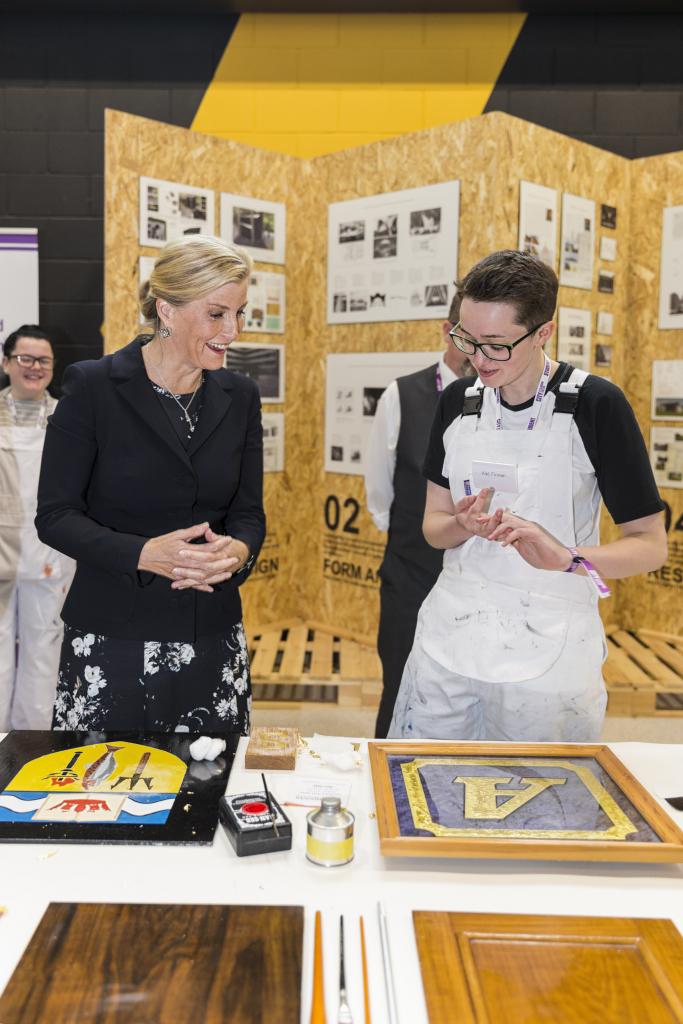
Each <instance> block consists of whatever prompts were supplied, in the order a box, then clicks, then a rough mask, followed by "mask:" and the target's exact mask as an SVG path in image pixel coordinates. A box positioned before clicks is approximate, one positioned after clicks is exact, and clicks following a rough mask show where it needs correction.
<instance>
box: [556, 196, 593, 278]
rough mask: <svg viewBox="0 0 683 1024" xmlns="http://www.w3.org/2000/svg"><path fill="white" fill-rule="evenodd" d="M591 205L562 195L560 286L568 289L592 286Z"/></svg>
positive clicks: (585, 201) (589, 202) (587, 201)
mask: <svg viewBox="0 0 683 1024" xmlns="http://www.w3.org/2000/svg"><path fill="white" fill-rule="evenodd" d="M594 252H595V203H594V202H593V200H592V199H584V198H583V197H582V196H573V195H571V194H570V193H568V192H564V193H563V194H562V244H561V252H560V284H563V285H567V286H568V287H569V288H586V289H587V290H589V291H590V289H591V288H592V287H593V258H594Z"/></svg>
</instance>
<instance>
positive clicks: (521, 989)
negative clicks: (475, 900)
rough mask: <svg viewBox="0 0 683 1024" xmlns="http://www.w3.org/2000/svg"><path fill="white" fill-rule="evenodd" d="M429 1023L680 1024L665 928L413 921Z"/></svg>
mask: <svg viewBox="0 0 683 1024" xmlns="http://www.w3.org/2000/svg"><path fill="white" fill-rule="evenodd" d="M413 920H414V924H415V937H416V940H417V948H418V954H419V958H420V968H421V971H422V981H423V985H424V991H425V999H426V1002H427V1011H428V1015H429V1024H454V1022H456V1021H457V1024H546V1022H550V1021H552V1022H558V1024H681V1022H683V939H682V938H681V936H680V934H679V932H678V931H677V930H676V928H675V927H674V925H673V924H672V923H671V921H662V920H648V919H640V920H633V919H629V918H599V917H541V916H530V915H521V914H520V915H517V914H448V913H437V912H434V913H432V912H424V911H416V912H414V914H413Z"/></svg>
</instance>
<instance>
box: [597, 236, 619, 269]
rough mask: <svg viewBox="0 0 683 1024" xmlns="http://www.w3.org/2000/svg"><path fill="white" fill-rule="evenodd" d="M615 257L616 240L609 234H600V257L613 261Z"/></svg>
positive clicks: (608, 261)
mask: <svg viewBox="0 0 683 1024" xmlns="http://www.w3.org/2000/svg"><path fill="white" fill-rule="evenodd" d="M616 258H617V240H616V238H613V237H612V236H611V235H601V236H600V259H601V260H604V261H605V263H613V262H614V261H615V260H616Z"/></svg>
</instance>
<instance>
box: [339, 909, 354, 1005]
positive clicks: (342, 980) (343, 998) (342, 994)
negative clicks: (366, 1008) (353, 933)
mask: <svg viewBox="0 0 683 1024" xmlns="http://www.w3.org/2000/svg"><path fill="white" fill-rule="evenodd" d="M344 960H345V958H344V915H343V914H342V915H341V916H340V918H339V1010H338V1012H337V1024H353V1017H352V1016H351V1008H350V1007H349V1000H348V996H347V993H346V967H345V963H344Z"/></svg>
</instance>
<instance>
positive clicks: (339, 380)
mask: <svg viewBox="0 0 683 1024" xmlns="http://www.w3.org/2000/svg"><path fill="white" fill-rule="evenodd" d="M439 358H440V353H438V352H436V353H435V352H353V353H348V354H343V355H342V354H334V355H329V356H328V357H327V370H326V373H327V376H326V384H325V470H326V472H328V473H349V474H353V475H356V476H362V475H363V468H364V466H363V461H364V456H365V450H366V447H367V443H368V440H369V437H370V430H371V429H372V423H373V419H374V416H375V414H376V412H377V404H378V402H379V400H380V398H381V397H382V394H383V393H384V391H385V389H386V388H387V387H388V385H389V384H391V382H392V380H395V379H396V378H397V377H402V376H403V375H404V374H406V373H413V371H415V370H422V369H424V367H426V366H433V365H434V364H435V363H437V362H438V361H439Z"/></svg>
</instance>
